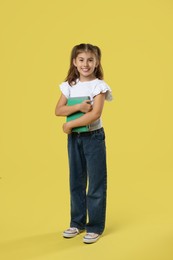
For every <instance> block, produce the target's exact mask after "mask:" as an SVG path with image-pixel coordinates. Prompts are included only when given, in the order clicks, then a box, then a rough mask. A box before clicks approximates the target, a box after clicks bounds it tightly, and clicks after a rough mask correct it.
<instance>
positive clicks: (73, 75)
mask: <svg viewBox="0 0 173 260" xmlns="http://www.w3.org/2000/svg"><path fill="white" fill-rule="evenodd" d="M88 51H89V52H92V53H93V54H94V55H95V57H96V59H97V62H98V66H97V68H96V69H95V70H94V75H95V77H96V78H98V79H103V69H102V65H101V50H100V48H99V47H98V46H94V45H92V44H89V43H87V44H85V43H81V44H79V45H76V46H74V47H73V49H72V51H71V57H70V68H69V71H68V74H67V77H66V79H65V81H68V83H69V85H71V86H72V85H74V84H76V80H77V79H78V78H79V72H78V70H77V69H76V67H75V66H74V64H73V60H74V59H76V57H77V56H78V54H79V53H81V52H88Z"/></svg>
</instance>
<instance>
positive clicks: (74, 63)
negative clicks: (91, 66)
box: [73, 59, 76, 67]
mask: <svg viewBox="0 0 173 260" xmlns="http://www.w3.org/2000/svg"><path fill="white" fill-rule="evenodd" d="M73 65H74V66H75V67H76V59H73Z"/></svg>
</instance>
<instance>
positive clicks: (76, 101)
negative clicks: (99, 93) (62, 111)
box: [66, 96, 90, 133]
mask: <svg viewBox="0 0 173 260" xmlns="http://www.w3.org/2000/svg"><path fill="white" fill-rule="evenodd" d="M84 100H90V97H89V96H84V97H71V98H68V100H67V106H73V105H76V104H80V103H82V102H83V101H84ZM83 115H84V113H83V112H81V111H77V112H75V113H73V114H71V115H69V116H67V118H66V122H69V121H71V120H75V119H77V118H79V117H81V116H83ZM88 131H89V126H79V127H75V128H73V129H72V132H79V133H80V132H88Z"/></svg>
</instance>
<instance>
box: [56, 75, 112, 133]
mask: <svg viewBox="0 0 173 260" xmlns="http://www.w3.org/2000/svg"><path fill="white" fill-rule="evenodd" d="M60 90H61V92H62V93H63V95H64V96H65V97H66V98H67V99H68V98H70V97H83V96H89V97H90V100H91V102H92V103H93V102H94V97H95V96H97V95H98V94H100V93H106V96H105V99H106V100H107V101H111V100H112V93H111V89H110V87H109V86H108V85H107V84H106V82H105V81H104V80H100V79H94V80H91V81H84V82H81V81H80V80H79V79H78V80H77V81H76V84H75V85H72V86H70V85H69V83H68V82H67V81H65V82H63V83H61V84H60ZM101 127H102V122H101V118H99V119H98V120H96V121H95V122H93V123H92V124H91V125H90V126H89V129H90V131H93V130H96V129H99V128H101Z"/></svg>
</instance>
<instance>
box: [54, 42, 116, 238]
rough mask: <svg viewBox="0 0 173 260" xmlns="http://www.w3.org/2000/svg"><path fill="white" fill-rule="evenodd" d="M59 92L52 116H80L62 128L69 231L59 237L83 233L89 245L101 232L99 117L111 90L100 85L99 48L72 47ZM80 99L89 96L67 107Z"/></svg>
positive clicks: (103, 163)
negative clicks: (65, 142)
mask: <svg viewBox="0 0 173 260" xmlns="http://www.w3.org/2000/svg"><path fill="white" fill-rule="evenodd" d="M60 89H61V92H62V94H61V97H60V99H59V101H58V103H57V106H56V109H55V114H56V115H57V116H69V115H71V114H73V113H75V112H77V111H81V112H83V113H84V114H83V115H82V116H81V117H80V118H78V119H75V120H73V121H69V122H66V123H65V124H64V125H63V131H64V132H65V133H66V134H68V158H69V170H70V198H71V221H70V228H68V229H67V230H65V231H64V232H63V237H65V238H72V237H75V236H76V235H78V234H79V233H81V232H82V231H84V230H86V234H85V236H84V237H83V242H84V243H93V242H96V241H97V240H98V239H99V238H100V235H101V234H102V233H103V231H104V228H105V216H106V189H107V169H106V147H105V133H104V129H103V127H102V122H101V118H100V117H101V114H102V110H103V106H104V101H105V99H106V100H111V99H112V95H111V89H110V87H109V86H108V85H107V84H106V83H105V82H104V81H103V71H102V66H101V51H100V49H99V47H97V46H93V45H91V44H79V45H76V46H74V48H73V49H72V52H71V61H70V68H69V71H68V75H67V77H66V79H65V82H63V83H62V84H61V85H60ZM83 96H89V97H90V102H89V100H86V101H83V102H82V103H81V104H76V105H73V106H67V100H68V98H71V97H83ZM86 125H87V126H89V131H87V132H82V133H77V132H73V128H75V127H80V126H86ZM87 183H88V185H87ZM87 216H88V222H87Z"/></svg>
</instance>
